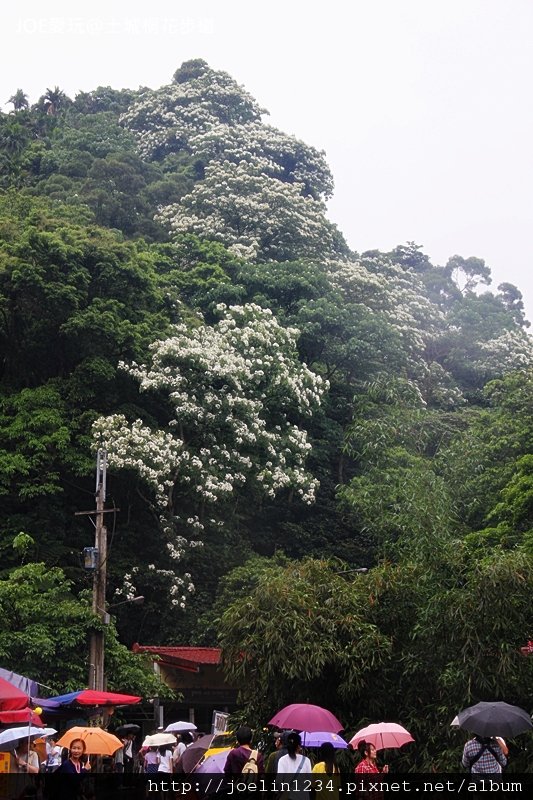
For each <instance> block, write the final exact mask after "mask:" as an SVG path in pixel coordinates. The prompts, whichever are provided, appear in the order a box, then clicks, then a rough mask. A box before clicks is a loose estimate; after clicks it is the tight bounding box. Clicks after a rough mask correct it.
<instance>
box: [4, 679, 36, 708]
mask: <svg viewBox="0 0 533 800" xmlns="http://www.w3.org/2000/svg"><path fill="white" fill-rule="evenodd" d="M29 699H30V698H29V697H28V695H27V694H25V693H24V692H21V691H20V689H17V687H16V686H13V684H12V683H9V681H5V680H4V679H3V678H0V711H12V710H15V709H20V708H25V707H26V706H27V705H28V702H29Z"/></svg>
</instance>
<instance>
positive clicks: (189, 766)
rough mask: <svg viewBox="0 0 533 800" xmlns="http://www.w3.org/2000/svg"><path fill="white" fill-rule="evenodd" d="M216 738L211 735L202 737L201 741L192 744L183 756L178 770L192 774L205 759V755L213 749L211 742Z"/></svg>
mask: <svg viewBox="0 0 533 800" xmlns="http://www.w3.org/2000/svg"><path fill="white" fill-rule="evenodd" d="M214 738H215V734H214V733H209V734H207V735H206V736H200V738H199V739H197V740H196V741H195V742H193V743H192V744H190V745H189V746H188V747H187V749H186V750H184V751H183V753H182V755H181V758H180V760H179V764H178V769H179V770H180V771H182V772H185V773H189V772H192V771H193V769H194V768H195V766H196V765H197V764H198V762H199V761H200V760H201V759H202V758H203V756H204V753H206V752H207V751H208V750H209V748H210V747H211V742H212V741H213V739H214Z"/></svg>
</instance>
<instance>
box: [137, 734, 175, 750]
mask: <svg viewBox="0 0 533 800" xmlns="http://www.w3.org/2000/svg"><path fill="white" fill-rule="evenodd" d="M165 744H171V745H175V744H176V737H175V736H174V735H173V734H172V733H153V734H152V735H151V736H146V737H145V739H144V742H143V744H142V746H143V747H163V745H165Z"/></svg>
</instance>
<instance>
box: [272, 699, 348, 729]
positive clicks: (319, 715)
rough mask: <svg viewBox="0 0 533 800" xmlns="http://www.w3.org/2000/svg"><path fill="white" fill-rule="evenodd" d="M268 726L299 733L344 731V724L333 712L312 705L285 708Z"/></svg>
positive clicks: (298, 704)
mask: <svg viewBox="0 0 533 800" xmlns="http://www.w3.org/2000/svg"><path fill="white" fill-rule="evenodd" d="M268 724H269V725H275V726H276V727H277V728H295V729H296V730H299V731H331V732H332V733H338V732H339V731H341V730H342V722H339V720H338V719H337V717H335V716H334V715H333V714H332V713H331V711H328V710H327V709H326V708H322V706H314V705H312V704H311V703H293V704H292V705H290V706H285V708H282V709H281V711H278V713H277V714H274V716H273V717H272V719H271V720H270V722H269V723H268Z"/></svg>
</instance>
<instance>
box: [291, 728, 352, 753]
mask: <svg viewBox="0 0 533 800" xmlns="http://www.w3.org/2000/svg"><path fill="white" fill-rule="evenodd" d="M300 736H301V737H302V747H320V745H321V744H324V743H325V742H330V744H332V745H333V747H335V748H337V749H342V750H345V749H346V748H347V747H348V742H347V741H345V740H344V739H343V738H342V736H339V734H338V733H330V732H329V731H302V732H301V734H300Z"/></svg>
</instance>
